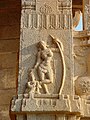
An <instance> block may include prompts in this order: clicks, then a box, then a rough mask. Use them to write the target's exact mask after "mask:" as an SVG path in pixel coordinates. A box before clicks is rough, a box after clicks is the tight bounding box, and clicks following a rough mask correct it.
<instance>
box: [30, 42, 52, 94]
mask: <svg viewBox="0 0 90 120" xmlns="http://www.w3.org/2000/svg"><path fill="white" fill-rule="evenodd" d="M37 47H38V53H37V61H36V65H35V66H34V68H33V69H32V70H30V72H29V79H30V80H31V81H30V82H28V87H29V88H30V89H31V90H30V92H35V93H38V94H40V90H39V89H40V88H41V86H42V88H43V90H44V92H45V93H47V94H49V91H48V88H47V84H50V83H52V82H53V69H52V66H51V62H52V59H53V52H52V51H51V49H50V48H48V45H47V44H46V43H45V42H44V41H40V42H39V43H38V45H37ZM35 72H37V73H36V74H38V78H36V76H35ZM38 79H39V80H38Z"/></svg>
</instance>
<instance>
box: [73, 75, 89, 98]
mask: <svg viewBox="0 0 90 120" xmlns="http://www.w3.org/2000/svg"><path fill="white" fill-rule="evenodd" d="M75 90H76V94H78V95H80V96H82V95H89V94H90V77H88V76H86V77H77V79H76V80H75Z"/></svg>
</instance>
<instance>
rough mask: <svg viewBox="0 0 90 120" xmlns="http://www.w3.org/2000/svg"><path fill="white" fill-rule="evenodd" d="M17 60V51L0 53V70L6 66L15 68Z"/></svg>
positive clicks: (6, 67)
mask: <svg viewBox="0 0 90 120" xmlns="http://www.w3.org/2000/svg"><path fill="white" fill-rule="evenodd" d="M17 62H18V56H17V53H13V52H11V53H7V52H6V53H1V54H0V70H1V69H8V68H16V66H17Z"/></svg>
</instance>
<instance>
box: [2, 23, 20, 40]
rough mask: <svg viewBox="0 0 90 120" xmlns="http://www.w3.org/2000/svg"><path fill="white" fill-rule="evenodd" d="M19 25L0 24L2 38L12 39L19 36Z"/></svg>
mask: <svg viewBox="0 0 90 120" xmlns="http://www.w3.org/2000/svg"><path fill="white" fill-rule="evenodd" d="M19 34H20V32H19V26H18V25H13V26H0V40H2V39H11V40H13V38H14V39H15V38H19Z"/></svg>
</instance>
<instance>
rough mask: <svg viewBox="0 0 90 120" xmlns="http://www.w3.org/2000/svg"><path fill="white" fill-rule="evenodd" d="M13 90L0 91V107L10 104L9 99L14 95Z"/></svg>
mask: <svg viewBox="0 0 90 120" xmlns="http://www.w3.org/2000/svg"><path fill="white" fill-rule="evenodd" d="M15 92H16V90H15V89H6V90H0V106H1V105H2V106H3V105H8V106H9V104H10V101H11V98H12V96H13V95H15Z"/></svg>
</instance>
